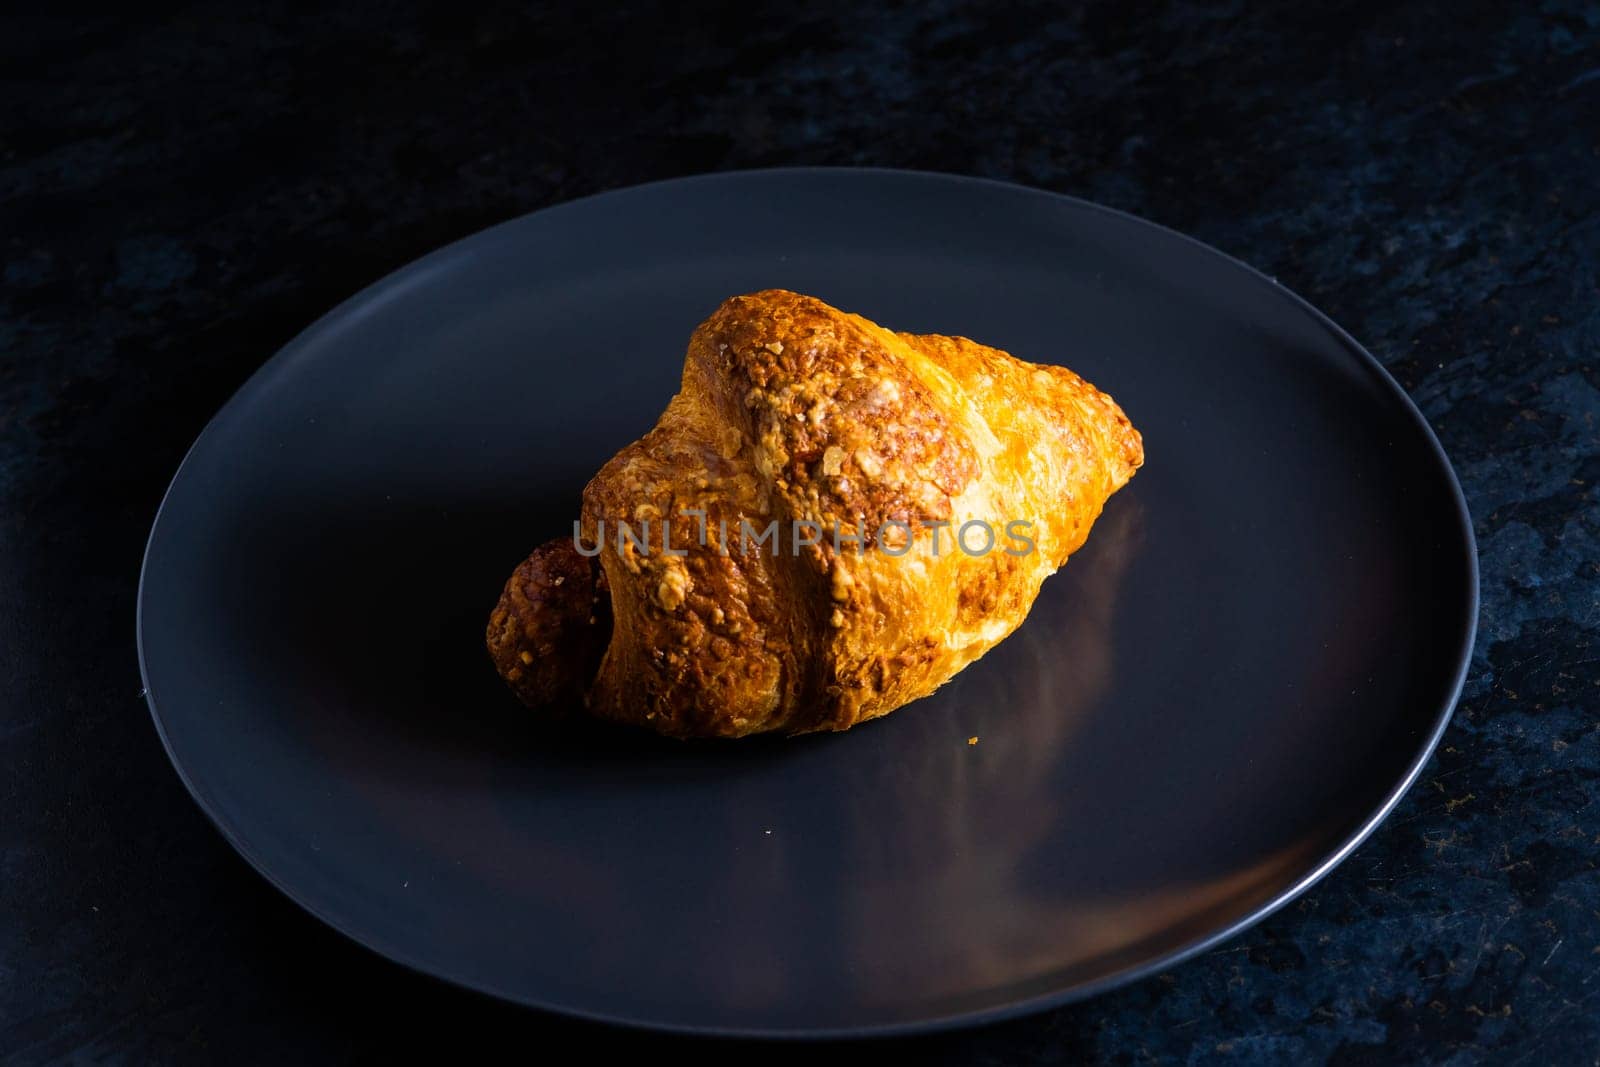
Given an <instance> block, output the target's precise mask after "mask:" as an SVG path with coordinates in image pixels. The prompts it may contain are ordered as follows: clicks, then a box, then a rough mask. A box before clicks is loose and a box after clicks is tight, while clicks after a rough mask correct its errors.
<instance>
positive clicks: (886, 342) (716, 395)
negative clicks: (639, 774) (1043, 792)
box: [488, 289, 1144, 737]
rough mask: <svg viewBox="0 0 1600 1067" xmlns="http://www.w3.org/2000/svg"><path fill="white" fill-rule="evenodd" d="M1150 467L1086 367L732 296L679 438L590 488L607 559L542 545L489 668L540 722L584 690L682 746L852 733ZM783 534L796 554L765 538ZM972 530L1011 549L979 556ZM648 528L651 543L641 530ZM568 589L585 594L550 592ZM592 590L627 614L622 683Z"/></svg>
mask: <svg viewBox="0 0 1600 1067" xmlns="http://www.w3.org/2000/svg"><path fill="white" fill-rule="evenodd" d="M1143 461H1144V449H1143V443H1142V441H1141V438H1140V436H1139V433H1138V432H1137V431H1136V430H1135V429H1134V428H1133V426H1132V425H1131V424H1130V423H1129V421H1128V419H1127V416H1125V415H1124V414H1123V413H1122V410H1121V409H1120V408H1119V407H1118V406H1117V405H1116V404H1115V403H1114V402H1113V401H1112V399H1111V398H1110V397H1109V396H1107V395H1106V394H1105V393H1102V392H1100V391H1099V390H1098V389H1096V388H1094V387H1093V386H1092V385H1090V384H1089V383H1087V382H1085V381H1084V380H1083V379H1082V378H1080V377H1078V376H1077V375H1076V374H1074V373H1073V372H1072V371H1070V370H1067V369H1066V368H1064V367H1058V366H1051V365H1042V364H1033V363H1026V362H1024V361H1022V360H1019V359H1015V358H1013V357H1012V356H1010V355H1007V354H1006V353H1004V352H1001V351H998V350H996V349H993V348H988V347H986V346H984V345H980V344H978V343H976V342H974V341H970V340H967V339H966V338H963V337H944V336H938V335H914V334H901V333H893V332H890V331H889V330H885V329H884V328H882V327H880V326H878V325H876V324H875V323H872V322H870V321H868V320H867V319H864V318H862V317H860V316H858V315H852V314H848V313H845V312H842V311H839V310H838V309H836V308H833V307H830V306H829V305H827V304H825V303H823V302H822V301H820V300H817V299H815V298H812V297H808V296H802V295H801V294H798V293H792V292H788V291H785V290H778V289H773V290H766V291H764V292H759V293H753V294H750V295H747V296H737V297H733V298H732V299H730V300H727V301H725V302H724V303H723V304H722V306H721V307H719V308H718V309H717V310H716V312H715V313H714V314H713V315H712V316H711V317H710V318H709V319H707V320H706V321H705V322H704V323H703V324H702V325H701V326H700V327H699V328H698V329H697V330H696V331H695V332H694V335H693V337H692V338H691V339H690V342H689V351H688V357H687V359H686V361H685V364H684V370H683V379H682V385H681V387H680V389H679V392H678V394H677V395H676V396H674V397H673V398H672V400H671V402H670V403H669V404H668V405H667V409H666V411H665V412H664V413H663V414H662V415H661V418H660V420H659V421H658V422H657V423H656V426H655V428H654V429H652V430H651V431H650V432H649V433H647V434H645V435H644V436H643V437H641V438H639V440H637V441H635V442H634V443H633V444H630V445H628V446H627V447H626V448H624V449H622V451H620V452H619V453H617V455H616V456H615V457H613V458H612V459H611V460H610V461H609V462H608V463H607V464H606V465H605V466H604V467H602V468H601V470H600V472H599V473H598V474H596V475H595V477H594V479H593V480H592V481H591V482H590V483H589V485H588V487H587V488H586V489H585V490H584V493H583V506H582V515H581V526H582V535H583V542H584V544H586V545H587V546H590V547H592V546H594V545H595V544H597V543H598V544H599V545H600V551H599V555H598V557H597V558H596V559H595V560H593V561H591V560H589V559H586V558H584V557H582V556H581V555H580V554H579V553H578V551H577V549H576V548H575V547H573V546H572V545H571V540H570V539H568V538H563V539H561V541H562V542H565V543H566V545H567V547H566V548H559V547H556V543H554V542H553V543H552V544H551V545H550V546H546V547H544V548H541V549H540V550H539V551H538V552H536V553H535V555H534V557H531V558H530V561H529V562H528V563H525V564H524V565H523V567H522V568H521V569H519V571H518V573H517V575H514V576H513V578H512V580H511V581H510V582H509V583H508V584H507V588H506V592H505V594H503V595H502V597H501V600H500V603H499V604H498V605H497V606H496V608H495V610H494V612H493V613H492V615H491V619H490V625H489V632H488V643H489V648H490V653H491V656H492V657H493V659H494V661H495V664H496V667H497V668H498V669H499V670H500V672H501V674H502V676H504V677H506V678H507V680H508V681H509V682H510V683H511V684H512V686H513V688H514V689H516V690H517V691H518V693H519V695H521V696H523V697H524V699H525V700H528V701H529V702H530V703H536V704H537V703H550V702H553V701H557V700H559V699H560V697H561V696H562V695H563V694H567V693H574V694H576V693H581V696H582V702H583V704H584V705H585V707H586V708H587V709H588V711H589V712H590V713H592V714H594V715H596V716H599V717H601V718H604V719H610V720H615V721H619V722H627V723H636V724H639V725H643V726H646V727H649V728H650V729H653V730H655V731H657V732H659V733H663V734H667V735H670V736H675V737H739V736H744V735H748V734H756V733H765V732H772V731H779V732H783V733H790V734H796V733H807V732H811V731H817V730H843V729H847V728H849V727H851V726H854V725H855V724H857V723H860V722H864V721H866V720H868V719H872V718H876V717H877V716H880V715H884V714H887V713H888V712H890V711H892V710H894V709H895V708H897V707H900V706H902V705H904V704H906V703H909V702H910V701H913V700H916V699H918V698H919V697H922V696H926V695H927V694H928V693H931V692H932V691H933V690H934V689H936V688H938V687H939V686H940V685H942V684H943V683H944V682H945V681H947V680H949V679H950V678H951V677H952V676H954V675H955V674H956V673H957V672H958V671H960V670H961V669H962V668H964V667H966V666H967V665H968V664H970V663H971V662H972V661H973V660H975V659H977V658H978V657H979V656H981V655H983V654H984V653H985V652H986V651H988V650H989V649H990V648H992V647H994V645H996V644H997V643H999V642H1000V641H1001V640H1003V639H1004V638H1005V637H1006V636H1007V635H1009V634H1010V633H1011V632H1012V631H1013V630H1014V629H1016V627H1017V626H1018V625H1019V624H1021V622H1022V621H1023V619H1024V618H1025V617H1026V615H1027V613H1028V609H1029V608H1030V607H1031V606H1032V604H1033V601H1034V598H1035V596H1036V595H1037V594H1038V591H1039V586H1040V583H1041V582H1042V581H1043V580H1044V579H1045V578H1046V577H1048V576H1049V575H1050V574H1052V573H1053V572H1054V571H1055V570H1056V569H1057V568H1058V567H1060V566H1061V565H1062V564H1063V563H1064V562H1066V559H1067V557H1068V556H1069V555H1070V554H1071V553H1072V552H1074V551H1076V550H1077V549H1078V548H1079V547H1080V546H1081V545H1082V544H1083V543H1084V540H1085V539H1086V538H1087V537H1088V534H1089V528H1090V526H1091V525H1092V524H1093V523H1094V520H1095V518H1096V517H1097V516H1098V515H1099V514H1100V511H1101V508H1102V507H1103V506H1104V504H1105V502H1106V500H1107V498H1109V497H1110V496H1111V494H1112V493H1114V492H1116V491H1117V490H1118V489H1119V488H1121V487H1122V486H1123V485H1124V484H1126V483H1127V481H1128V479H1129V478H1131V477H1132V476H1133V474H1134V472H1135V471H1136V470H1137V469H1138V468H1139V466H1140V465H1141V464H1142V463H1143ZM774 520H776V521H777V524H778V526H777V534H776V540H777V544H776V546H775V547H776V548H777V552H776V554H774V552H773V547H774V545H773V544H772V543H771V542H767V543H760V544H754V545H752V544H751V543H750V542H749V541H741V534H742V531H743V529H744V528H745V527H748V528H749V529H750V530H752V531H755V532H757V533H759V532H761V531H764V530H765V529H766V528H767V527H768V525H769V524H770V523H772V522H773V521H774ZM969 520H979V521H981V522H982V523H983V524H985V525H986V526H987V527H988V528H989V530H990V531H991V532H992V533H993V534H994V535H995V536H996V538H997V540H996V542H995V543H994V545H993V547H992V548H990V549H989V550H987V551H982V552H971V553H969V552H968V551H965V550H963V549H962V548H961V546H960V545H958V544H957V542H956V536H957V534H958V531H959V529H960V527H961V526H962V525H963V524H964V523H966V522H968V521H969ZM646 521H648V522H649V524H650V529H651V533H650V535H649V537H648V538H647V539H646V542H645V545H644V549H643V550H640V548H639V546H638V545H636V543H635V542H634V540H632V539H627V538H622V539H619V538H618V537H617V534H616V531H617V530H618V528H619V524H621V523H626V524H628V525H629V527H630V528H631V529H634V530H638V529H639V528H640V527H641V526H642V524H643V523H644V522H646ZM1017 521H1021V522H1025V523H1028V524H1030V525H1029V526H1027V527H1015V528H1013V529H1014V530H1015V531H1016V532H1017V533H1019V534H1020V537H1011V538H1008V536H1007V528H1008V524H1010V523H1013V522H1017ZM942 523H948V524H949V525H948V526H943V525H939V524H942ZM741 524H744V526H742V525H741ZM801 524H813V525H812V526H802V525H801ZM896 524H902V525H896ZM813 528H814V529H815V530H818V531H821V536H820V537H817V538H816V541H817V543H815V544H803V543H801V544H798V545H797V542H803V541H806V540H811V539H812V534H811V530H812V529H813ZM836 528H837V530H838V531H839V535H838V544H837V545H836V544H835V536H834V530H835V529H836ZM664 529H665V534H663V530H664ZM801 530H803V531H804V532H800V533H797V532H796V531H801ZM724 531H726V532H725V533H724ZM969 532H970V533H971V534H972V536H971V537H970V538H969V539H968V544H969V545H970V546H971V547H972V548H979V547H982V546H983V544H984V542H985V540H986V539H985V537H984V535H983V530H982V529H979V528H976V527H975V528H973V530H971V531H969ZM908 535H909V536H908ZM1021 538H1026V539H1027V540H1028V541H1031V543H1032V546H1033V549H1032V551H1022V549H1023V547H1024V546H1023V541H1022V539H1021ZM851 539H859V541H860V544H859V546H858V545H856V544H855V543H853V541H852V540H851ZM619 541H620V544H619ZM666 546H670V548H671V549H672V554H669V553H668V552H666V551H663V550H662V549H663V548H664V547H666ZM1007 549H1010V550H1011V551H1007ZM679 552H681V553H683V554H682V555H678V554H676V553H679ZM595 563H597V564H598V567H597V568H596V569H593V570H591V571H589V572H588V574H587V581H585V567H586V566H587V567H591V568H593V567H594V564H595ZM547 570H548V571H549V572H550V573H551V574H552V575H553V574H554V573H556V572H557V571H560V572H561V573H562V574H563V582H562V585H563V586H566V584H567V583H568V582H570V583H572V584H571V587H569V588H567V589H566V591H565V592H558V591H557V589H556V587H550V586H541V584H540V581H538V580H536V579H538V577H539V575H542V574H543V573H544V572H545V571H547ZM535 572H537V573H535ZM580 587H581V588H582V589H583V590H586V591H588V592H590V593H591V594H592V592H593V591H594V590H596V589H600V590H603V591H604V594H603V596H602V599H608V600H609V609H610V633H609V641H608V642H606V644H605V650H604V654H603V655H602V656H601V657H600V659H599V665H598V669H594V668H593V667H592V656H585V655H583V654H581V650H582V648H584V647H592V645H593V643H594V640H595V638H594V637H593V629H592V627H593V626H595V625H598V623H588V622H587V621H583V622H582V624H581V625H576V624H575V620H578V619H582V620H587V619H589V618H591V617H595V618H599V616H592V615H591V614H590V613H588V612H586V611H582V610H579V609H576V608H575V607H574V601H573V593H574V592H575V591H576V590H577V589H578V588H580ZM541 589H544V591H545V593H547V594H549V595H545V593H541ZM602 614H603V613H602ZM569 630H571V631H573V632H574V638H573V639H574V641H576V642H577V643H578V644H577V645H575V646H574V647H575V648H577V649H579V653H577V654H570V655H569V654H563V652H562V647H561V640H560V635H561V634H563V633H566V632H568V631H569ZM585 640H587V641H588V642H589V643H590V644H589V646H584V645H583V642H584V641H585ZM585 660H587V661H588V663H587V664H586V663H585V662H584V661H585ZM568 664H570V666H567V665H568ZM591 671H592V674H591V673H589V672H591ZM563 672H565V673H563ZM530 679H532V680H531V681H530ZM535 683H536V684H535Z"/></svg>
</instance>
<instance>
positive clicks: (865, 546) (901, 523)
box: [572, 508, 1037, 559]
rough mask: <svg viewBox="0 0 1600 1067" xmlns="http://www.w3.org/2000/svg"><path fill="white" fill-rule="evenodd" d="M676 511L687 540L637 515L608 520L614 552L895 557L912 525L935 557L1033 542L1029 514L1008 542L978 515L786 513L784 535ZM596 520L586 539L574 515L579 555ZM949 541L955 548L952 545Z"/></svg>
mask: <svg viewBox="0 0 1600 1067" xmlns="http://www.w3.org/2000/svg"><path fill="white" fill-rule="evenodd" d="M678 515H679V517H680V518H685V519H687V518H691V517H692V518H694V519H696V520H697V527H698V528H697V530H696V532H695V533H694V535H693V539H692V542H691V541H690V540H688V539H686V538H684V536H683V535H681V534H680V535H679V540H678V545H677V546H674V545H673V543H672V540H673V533H672V523H671V522H669V521H666V520H660V521H659V522H658V523H657V526H656V528H657V529H658V530H659V531H660V543H659V545H657V544H655V543H654V542H652V541H651V534H650V530H651V522H650V520H649V519H640V520H638V522H637V525H635V524H634V523H629V522H627V521H626V520H622V519H619V520H617V521H615V522H614V523H613V524H612V526H613V529H612V533H613V535H614V537H615V542H616V546H617V553H618V555H628V554H630V553H632V554H636V555H640V556H649V555H653V554H656V553H657V552H659V553H660V554H661V555H663V556H679V557H686V556H688V555H689V545H690V544H691V543H692V544H694V545H695V546H697V547H699V548H713V547H714V548H715V549H716V550H717V554H718V555H719V556H726V555H729V554H730V553H731V552H733V551H735V550H737V551H738V553H739V555H741V556H748V555H750V554H752V553H755V554H757V555H759V554H760V553H762V552H766V553H768V554H769V555H773V556H776V555H779V554H780V553H783V552H787V553H788V554H789V555H791V556H798V555H801V554H802V553H803V552H804V551H805V550H806V549H808V548H816V547H819V546H822V545H824V544H831V545H832V546H833V551H834V552H835V553H840V552H847V551H849V552H854V553H855V554H856V555H858V556H859V555H862V554H863V553H865V552H867V551H868V550H869V549H870V550H874V551H878V552H882V553H883V554H884V555H886V556H891V557H895V558H898V557H901V556H904V555H906V554H907V553H909V552H910V551H911V549H912V546H913V544H914V543H915V537H916V531H917V530H927V531H929V532H930V534H931V536H930V537H929V541H928V550H929V554H930V555H932V556H933V557H934V558H935V559H937V558H938V557H939V556H940V555H942V554H943V553H946V552H950V551H954V550H959V551H960V552H961V553H962V554H964V555H968V556H972V557H973V558H975V559H976V558H981V557H983V556H987V555H988V554H989V553H991V552H995V551H1000V552H1004V553H1005V554H1006V555H1008V556H1026V555H1028V554H1029V553H1031V552H1033V551H1034V549H1035V548H1036V547H1037V546H1036V545H1035V543H1034V540H1033V538H1032V537H1031V536H1029V532H1030V531H1031V530H1032V529H1033V522H1032V520H1030V519H1011V520H1009V521H1008V522H1004V523H1001V524H1000V526H1001V529H1002V531H1003V533H1004V537H1005V540H1006V541H1007V542H1009V543H1007V544H1005V545H1004V546H1003V547H1002V546H1001V541H1000V538H999V537H998V536H996V533H995V527H994V525H993V524H991V523H989V522H986V521H985V520H983V519H968V520H967V521H965V522H962V523H959V524H957V523H955V522H953V521H952V520H950V519H912V520H910V521H906V520H904V519H885V520H883V522H881V523H879V524H878V528H877V530H876V531H872V532H868V526H869V524H868V523H867V522H866V520H865V519H864V518H862V517H860V516H858V517H857V519H856V522H855V523H854V524H853V525H851V526H844V525H841V524H840V522H839V520H838V519H834V520H833V521H832V522H831V523H830V528H829V529H824V528H823V525H822V523H820V522H817V521H815V520H812V519H791V520H789V523H788V535H787V536H784V535H783V534H782V533H780V529H779V527H780V524H779V522H778V520H777V519H772V520H771V521H769V522H768V523H767V524H766V525H765V526H762V527H759V528H757V526H756V525H755V524H754V523H752V522H751V521H750V520H749V519H746V518H740V520H739V525H738V528H737V529H729V526H728V520H727V519H721V520H719V521H718V522H717V525H716V526H715V527H712V526H711V525H710V524H709V523H708V522H706V513H705V511H704V510H703V509H700V508H685V509H683V510H681V511H679V512H678ZM595 526H596V529H595V536H594V539H593V541H591V542H590V543H588V544H585V543H584V539H583V522H582V520H579V519H574V520H573V522H572V545H573V547H574V548H576V549H577V550H578V555H580V556H584V557H588V558H593V557H595V556H598V555H599V554H600V552H601V551H602V550H603V549H604V548H605V547H606V544H607V538H606V520H605V519H600V520H598V521H597V522H596V524H595ZM952 529H953V533H952V534H951V536H950V537H949V538H948V539H941V536H940V535H941V534H943V533H945V532H947V531H951V530H952ZM952 544H953V545H954V549H952V547H951V545H952Z"/></svg>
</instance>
